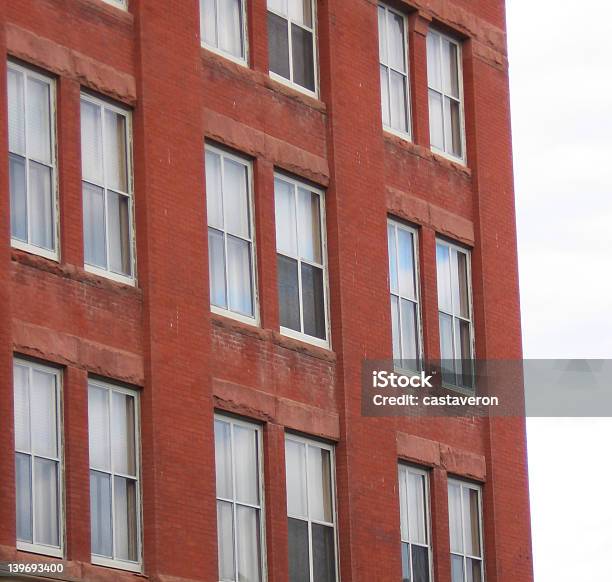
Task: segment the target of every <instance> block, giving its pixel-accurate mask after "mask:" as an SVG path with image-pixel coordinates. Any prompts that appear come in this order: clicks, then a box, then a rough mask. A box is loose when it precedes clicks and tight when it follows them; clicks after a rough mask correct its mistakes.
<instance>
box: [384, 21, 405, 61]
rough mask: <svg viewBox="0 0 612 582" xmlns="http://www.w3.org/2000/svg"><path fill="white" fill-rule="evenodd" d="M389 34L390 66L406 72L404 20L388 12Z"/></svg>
mask: <svg viewBox="0 0 612 582" xmlns="http://www.w3.org/2000/svg"><path fill="white" fill-rule="evenodd" d="M387 23H388V27H387V30H388V33H389V66H391V67H393V68H394V69H395V70H396V71H403V72H405V71H406V45H405V43H404V19H403V18H402V17H401V16H400V15H399V14H395V13H394V12H391V11H390V10H387Z"/></svg>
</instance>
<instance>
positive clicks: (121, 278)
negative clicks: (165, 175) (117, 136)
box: [79, 91, 137, 287]
mask: <svg viewBox="0 0 612 582" xmlns="http://www.w3.org/2000/svg"><path fill="white" fill-rule="evenodd" d="M80 101H88V102H90V103H94V104H95V105H98V106H99V107H101V108H102V116H101V117H102V119H101V135H102V151H103V152H104V149H105V147H104V146H105V143H104V142H105V139H106V137H105V132H104V124H105V121H104V110H106V109H108V110H109V111H113V112H115V113H118V114H120V115H123V116H124V117H125V131H126V144H125V148H126V152H125V155H126V160H125V163H126V172H127V187H128V191H127V192H124V193H121V194H122V195H127V196H128V198H129V208H128V215H129V228H130V244H129V247H130V259H131V267H132V275H131V276H130V277H128V276H126V275H122V274H120V273H114V272H113V271H111V270H110V269H102V268H100V267H97V266H95V265H89V264H87V263H86V262H85V258H84V257H83V265H84V268H85V271H87V272H89V273H92V274H94V275H99V276H100V277H105V278H106V279H111V280H113V281H117V282H119V283H123V284H125V285H130V286H132V287H135V286H136V280H137V278H136V221H135V216H134V175H133V169H132V168H133V160H132V156H133V153H132V139H133V138H132V112H131V111H130V110H129V109H126V108H124V107H118V106H117V105H113V104H112V103H111V102H110V101H107V100H105V99H100V98H98V97H95V96H93V95H91V94H90V93H85V92H84V91H81V98H80ZM80 101H79V105H80ZM81 126H82V120H81ZM102 160H103V162H102V168H103V180H102V183H101V184H98V183H95V182H91V181H89V180H86V179H85V177H84V176H83V170H82V168H81V200H83V183H84V182H86V183H88V184H91V185H93V186H96V187H97V188H102V189H103V190H104V213H105V217H108V190H110V188H108V187H107V184H106V161H105V155H104V154H103V155H102ZM104 227H105V232H104V238H105V240H104V242H105V244H106V261H107V265H108V261H109V256H110V253H109V248H108V247H109V236H108V220H105V224H104ZM84 240H85V237H84V236H83V241H84Z"/></svg>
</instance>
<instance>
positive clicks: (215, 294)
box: [206, 146, 257, 323]
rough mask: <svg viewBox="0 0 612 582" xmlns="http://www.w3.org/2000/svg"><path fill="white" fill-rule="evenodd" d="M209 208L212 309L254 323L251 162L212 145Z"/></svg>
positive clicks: (208, 161) (208, 163)
mask: <svg viewBox="0 0 612 582" xmlns="http://www.w3.org/2000/svg"><path fill="white" fill-rule="evenodd" d="M206 206H207V214H208V256H209V278H210V302H211V306H212V309H213V311H216V312H218V313H223V314H225V315H231V316H232V317H235V318H236V319H242V320H246V321H249V322H251V323H253V322H254V321H255V320H256V317H257V315H256V291H255V289H256V285H255V253H254V249H253V247H254V232H253V231H254V228H253V212H252V207H251V164H250V162H248V161H246V160H244V159H242V158H239V157H237V156H234V155H231V154H229V153H227V152H224V151H222V150H219V149H217V148H213V147H210V146H206Z"/></svg>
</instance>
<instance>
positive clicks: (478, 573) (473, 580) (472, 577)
mask: <svg viewBox="0 0 612 582" xmlns="http://www.w3.org/2000/svg"><path fill="white" fill-rule="evenodd" d="M467 582H482V562H481V561H480V560H471V559H470V558H468V559H467Z"/></svg>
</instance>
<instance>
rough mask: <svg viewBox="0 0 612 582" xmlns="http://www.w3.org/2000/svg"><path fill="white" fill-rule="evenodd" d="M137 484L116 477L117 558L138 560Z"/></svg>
mask: <svg viewBox="0 0 612 582" xmlns="http://www.w3.org/2000/svg"><path fill="white" fill-rule="evenodd" d="M136 507H137V505H136V482H135V481H133V480H131V479H125V478H123V477H115V557H117V558H119V559H120V560H132V561H133V562H136V561H137V560H138V541H137V540H138V531H137V526H136V523H137V521H136V520H137V509H136Z"/></svg>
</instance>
